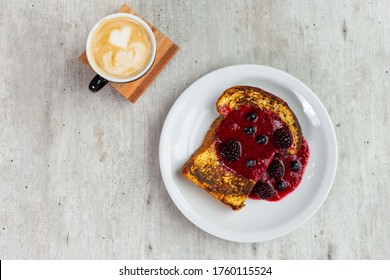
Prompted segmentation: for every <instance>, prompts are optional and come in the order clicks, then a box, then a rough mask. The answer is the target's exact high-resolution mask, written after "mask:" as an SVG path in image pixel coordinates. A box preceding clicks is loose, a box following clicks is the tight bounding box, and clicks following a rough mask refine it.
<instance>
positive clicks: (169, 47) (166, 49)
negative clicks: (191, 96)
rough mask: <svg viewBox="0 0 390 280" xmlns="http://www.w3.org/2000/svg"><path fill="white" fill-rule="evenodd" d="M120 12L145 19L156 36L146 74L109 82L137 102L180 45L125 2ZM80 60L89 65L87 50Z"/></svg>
mask: <svg viewBox="0 0 390 280" xmlns="http://www.w3.org/2000/svg"><path fill="white" fill-rule="evenodd" d="M118 13H129V14H133V15H136V16H137V17H139V18H141V19H143V20H144V21H145V22H146V23H147V24H148V25H149V26H150V28H151V29H152V31H153V33H154V36H155V37H156V58H155V60H154V63H153V64H152V66H151V67H150V69H149V70H148V72H146V74H145V75H143V76H142V77H141V78H139V79H138V80H135V81H132V82H129V83H113V82H110V83H109V85H110V86H112V87H113V88H114V89H115V90H116V91H118V92H119V93H120V94H121V95H123V96H124V97H125V98H126V99H127V100H129V101H130V102H132V103H135V102H136V101H137V99H138V98H139V97H140V96H141V95H142V94H143V92H144V91H145V90H146V89H147V88H148V86H149V85H150V84H151V83H152V82H153V81H154V79H155V78H156V77H157V76H158V74H160V72H161V71H162V70H163V69H164V67H165V66H166V65H167V64H168V62H169V61H170V60H171V59H172V58H173V57H174V56H175V54H176V53H177V51H178V50H179V47H178V46H177V45H176V44H174V43H173V42H172V41H171V40H169V39H168V37H166V36H165V35H164V34H162V33H161V32H160V31H158V30H157V29H156V28H155V27H154V26H153V25H151V24H150V23H149V22H148V21H147V20H145V19H144V18H142V17H141V16H140V15H139V14H138V13H136V12H135V11H134V10H133V9H131V8H130V7H129V6H127V5H126V4H124V5H123V6H122V7H121V8H120V9H119V10H118ZM79 60H80V61H81V62H82V63H84V64H85V65H87V66H89V63H88V60H87V55H86V53H85V51H84V52H83V53H82V54H81V56H80V57H79ZM90 68H91V67H90ZM91 69H92V68H91ZM86 88H87V85H86Z"/></svg>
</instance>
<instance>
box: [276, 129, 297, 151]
mask: <svg viewBox="0 0 390 280" xmlns="http://www.w3.org/2000/svg"><path fill="white" fill-rule="evenodd" d="M272 136H273V138H274V140H275V142H276V145H278V146H279V147H280V148H282V149H287V148H289V147H290V146H291V145H292V143H293V139H292V136H291V134H290V131H289V130H288V129H286V128H279V129H277V130H275V131H274V133H273V135H272Z"/></svg>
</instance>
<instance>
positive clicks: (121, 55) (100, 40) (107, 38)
mask: <svg viewBox="0 0 390 280" xmlns="http://www.w3.org/2000/svg"><path fill="white" fill-rule="evenodd" d="M91 52H92V54H93V58H94V61H95V63H96V64H97V66H98V67H99V68H100V69H101V70H102V71H103V72H104V73H106V74H107V75H109V76H112V77H115V78H128V77H132V76H135V75H137V74H138V73H139V72H141V71H142V70H143V69H144V68H145V67H146V65H147V64H148V63H149V61H150V59H151V55H152V43H151V40H150V37H149V34H148V33H147V31H146V30H145V29H144V28H143V27H142V26H141V25H140V24H138V23H137V22H135V21H134V20H132V19H129V18H125V17H123V18H114V19H111V20H107V21H106V22H102V24H101V25H100V26H99V27H98V29H97V30H96V31H95V34H94V36H93V39H92V42H91Z"/></svg>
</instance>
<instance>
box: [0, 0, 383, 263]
mask: <svg viewBox="0 0 390 280" xmlns="http://www.w3.org/2000/svg"><path fill="white" fill-rule="evenodd" d="M122 1H123V0H120V1H117V0H106V1H92V0H86V1H79V0H70V1H50V0H42V1H20V0H1V1H0V34H1V35H0V36H1V37H0V38H1V39H0V258H1V259H4V258H6V259H14V258H16V259H25V258H28V259H42V258H44V259H47V258H49V259H86V258H92V259H103V258H104V259H106V258H108V259H111V258H112V259H127V258H136V259H141V258H142V259H150V258H153V259H176V258H178V259H192V258H196V259H198V258H199V259H219V258H223V259H231V258H238V259H240V258H256V259H257V258H258V259H328V258H329V259H389V258H390V250H389V248H390V206H389V205H390V203H389V202H390V187H389V182H390V169H389V163H390V162H389V158H390V145H389V140H390V135H389V126H388V124H389V114H390V112H389V108H390V98H389V79H390V74H389V73H388V72H389V71H390V32H389V31H390V22H389V21H390V20H389V14H390V2H389V1H388V0H378V1H352V0H350V1H303V0H302V1H274V0H266V1H249V0H248V1H222V0H218V1H205V0H199V1H186V2H184V1H178V0H177V1H168V0H166V1H146V0H144V1H128V2H127V4H128V5H130V6H131V7H133V8H134V9H135V10H137V11H138V12H139V13H140V14H142V15H143V16H144V17H145V18H147V19H148V20H150V22H152V23H153V24H154V25H155V26H156V27H157V28H159V29H160V30H161V31H162V32H163V33H165V34H166V35H168V36H169V37H170V38H171V39H172V40H173V41H174V42H176V43H177V44H178V45H179V46H180V47H181V50H180V52H179V53H178V55H177V56H176V57H175V58H174V59H173V61H172V62H171V63H170V64H169V65H168V67H167V68H166V69H165V70H164V71H163V72H162V73H161V75H160V76H159V77H158V78H157V79H156V81H155V82H154V83H153V84H152V86H151V87H150V88H149V89H148V90H147V91H146V93H145V94H144V96H142V97H141V99H140V100H139V101H138V102H137V104H136V105H132V104H130V103H128V102H127V101H126V100H124V99H123V98H121V97H120V96H119V95H118V94H116V93H115V92H114V91H113V90H112V89H110V88H108V87H107V88H105V89H104V90H102V91H101V92H99V93H98V94H92V93H90V92H88V90H87V85H88V82H89V80H90V79H91V78H92V76H93V74H92V73H91V72H90V71H89V70H88V69H87V68H86V67H84V66H82V65H81V64H80V63H79V62H78V56H79V54H80V53H81V52H82V50H83V47H84V44H85V39H86V37H87V34H88V31H89V29H90V28H91V27H92V26H93V24H94V23H95V22H96V21H97V20H99V19H100V18H102V17H103V16H105V15H107V14H110V13H113V12H115V11H116V9H117V8H119V7H120V6H121V5H122V4H123V2H122ZM241 63H256V64H265V65H269V66H273V67H276V68H279V69H281V70H284V71H287V72H289V73H291V74H292V75H294V76H296V77H297V78H298V79H300V80H302V81H303V82H304V83H305V84H307V85H308V86H309V87H310V88H311V89H312V90H313V91H314V92H315V93H316V94H317V95H318V97H319V98H320V100H321V101H322V102H323V103H324V105H325V107H326V108H327V110H328V112H329V114H330V116H331V118H332V120H333V122H334V124H335V126H336V133H337V137H338V143H339V165H338V172H337V176H336V180H335V183H334V186H333V189H332V191H331V193H330V195H329V197H328V199H327V200H326V202H325V204H324V205H323V207H322V208H321V209H320V210H319V211H318V213H317V214H316V215H315V216H314V217H313V218H312V219H311V220H310V221H308V222H307V223H306V224H305V225H304V226H302V227H300V228H299V229H297V230H296V231H294V232H292V233H291V234H289V235H287V236H285V237H282V238H279V239H276V240H273V241H269V242H265V243H257V244H239V243H232V242H228V241H224V240H220V239H218V238H215V237H213V236H211V235H209V234H207V233H205V232H203V231H201V230H200V229H198V228H197V227H195V226H194V225H193V224H192V223H191V222H189V221H188V220H187V219H186V218H185V217H184V216H183V215H182V214H181V213H180V211H179V210H178V209H177V208H176V207H175V205H174V204H173V202H172V201H171V199H170V197H169V195H168V193H167V191H166V189H165V187H164V184H163V181H162V178H161V174H160V170H159V163H158V142H159V135H160V131H161V127H162V125H163V121H164V119H165V117H166V115H167V113H168V110H169V108H170V107H171V106H172V104H173V102H174V101H175V99H176V98H177V97H178V96H179V95H180V94H181V93H182V91H183V90H184V89H185V88H186V87H187V86H188V85H189V84H190V83H192V82H193V81H195V80H196V79H198V78H199V77H201V76H203V75H204V74H206V73H208V72H209V71H211V70H215V69H217V68H220V67H223V66H227V65H232V64H241Z"/></svg>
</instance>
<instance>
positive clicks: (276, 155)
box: [215, 106, 310, 201]
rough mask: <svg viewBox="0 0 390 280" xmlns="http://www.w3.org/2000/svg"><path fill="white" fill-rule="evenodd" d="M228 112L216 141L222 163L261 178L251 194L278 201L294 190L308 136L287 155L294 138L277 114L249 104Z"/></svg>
mask: <svg viewBox="0 0 390 280" xmlns="http://www.w3.org/2000/svg"><path fill="white" fill-rule="evenodd" d="M226 112H227V114H226V116H225V119H224V120H223V121H222V122H221V124H220V126H219V128H218V130H217V135H216V142H215V144H216V149H217V151H218V156H219V158H220V160H221V162H222V166H223V167H224V168H228V169H229V170H231V171H233V172H235V173H236V174H238V175H241V176H243V177H246V178H250V179H253V180H254V181H257V182H258V183H257V184H256V186H255V187H254V188H253V191H252V193H251V194H250V195H249V197H250V198H254V199H264V200H268V201H277V200H280V199H282V198H283V197H285V196H286V195H287V194H289V193H290V192H292V191H293V190H294V189H295V188H296V187H297V186H298V185H299V183H300V182H301V180H302V177H303V174H304V171H305V168H306V165H307V162H308V160H309V155H310V151H309V147H308V145H307V142H306V140H305V139H304V138H302V145H301V147H300V149H299V151H298V153H297V154H296V155H286V154H285V152H286V145H291V143H292V139H290V138H291V135H290V132H289V130H288V128H287V127H286V125H285V123H284V122H282V121H281V119H280V118H279V116H278V115H277V114H275V113H274V112H272V111H269V110H261V109H259V108H252V107H250V106H241V107H240V109H239V110H234V111H230V110H227V111H226ZM271 163H272V164H271Z"/></svg>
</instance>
